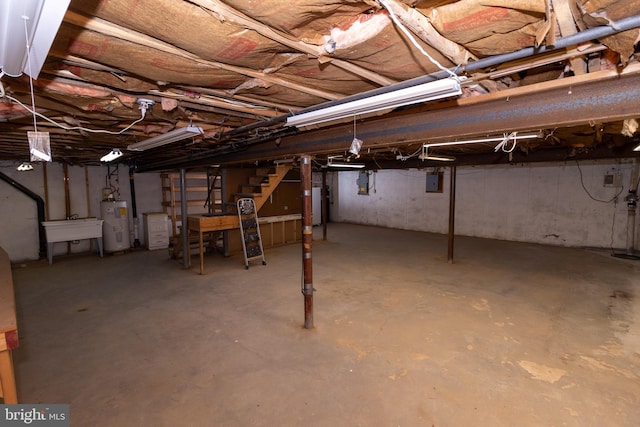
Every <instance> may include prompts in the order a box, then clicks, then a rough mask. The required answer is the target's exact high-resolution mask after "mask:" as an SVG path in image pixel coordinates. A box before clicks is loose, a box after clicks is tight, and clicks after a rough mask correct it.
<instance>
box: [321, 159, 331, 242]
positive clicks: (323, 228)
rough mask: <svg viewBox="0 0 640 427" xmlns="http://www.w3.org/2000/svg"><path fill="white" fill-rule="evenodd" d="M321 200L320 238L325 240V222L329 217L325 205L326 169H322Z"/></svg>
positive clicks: (327, 208) (327, 207)
mask: <svg viewBox="0 0 640 427" xmlns="http://www.w3.org/2000/svg"><path fill="white" fill-rule="evenodd" d="M321 197H322V201H321V203H320V207H321V208H322V240H327V222H329V221H328V219H329V215H328V214H329V206H327V171H326V170H323V171H322V192H321Z"/></svg>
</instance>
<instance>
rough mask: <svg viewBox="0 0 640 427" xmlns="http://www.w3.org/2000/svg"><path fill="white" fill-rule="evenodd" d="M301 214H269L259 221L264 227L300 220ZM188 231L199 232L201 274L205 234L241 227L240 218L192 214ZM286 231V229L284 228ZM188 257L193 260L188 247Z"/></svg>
mask: <svg viewBox="0 0 640 427" xmlns="http://www.w3.org/2000/svg"><path fill="white" fill-rule="evenodd" d="M300 218H301V216H300V214H293V215H280V216H267V217H261V218H258V223H259V224H260V226H261V227H262V226H263V224H270V225H272V224H275V223H279V222H282V223H284V222H290V221H292V222H294V223H295V222H299V221H300ZM187 228H188V230H187V232H188V233H189V236H191V235H193V234H197V236H198V250H199V253H200V274H204V235H205V234H206V233H210V232H213V231H226V230H233V229H237V228H240V220H239V219H238V215H236V214H219V215H213V216H207V215H204V214H203V215H190V216H188V217H187ZM283 232H284V230H283ZM283 240H284V238H283ZM186 250H187V257H188V259H189V260H191V253H190V248H189V247H187V248H186Z"/></svg>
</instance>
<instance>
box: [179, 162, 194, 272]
mask: <svg viewBox="0 0 640 427" xmlns="http://www.w3.org/2000/svg"><path fill="white" fill-rule="evenodd" d="M180 217H181V218H180V223H181V224H182V226H181V228H180V238H181V239H182V266H183V267H184V268H185V269H187V268H189V264H190V263H189V261H191V260H190V259H189V251H188V248H189V227H188V225H187V178H186V171H185V169H184V168H181V169H180Z"/></svg>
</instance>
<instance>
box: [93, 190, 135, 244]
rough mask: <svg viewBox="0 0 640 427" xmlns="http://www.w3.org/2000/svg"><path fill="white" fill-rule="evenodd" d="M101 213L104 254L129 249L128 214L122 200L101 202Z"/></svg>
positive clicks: (125, 203)
mask: <svg viewBox="0 0 640 427" xmlns="http://www.w3.org/2000/svg"><path fill="white" fill-rule="evenodd" d="M100 212H101V213H102V219H103V220H104V222H103V223H102V240H103V244H104V250H105V252H118V251H124V250H127V249H129V248H130V247H131V245H130V243H129V212H128V210H127V202H126V201H124V200H103V201H102V202H101V203H100Z"/></svg>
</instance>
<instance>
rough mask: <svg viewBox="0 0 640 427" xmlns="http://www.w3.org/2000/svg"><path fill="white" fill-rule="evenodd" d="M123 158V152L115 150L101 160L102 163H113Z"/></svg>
mask: <svg viewBox="0 0 640 427" xmlns="http://www.w3.org/2000/svg"><path fill="white" fill-rule="evenodd" d="M119 157H122V151H120V149H119V148H114V149H113V150H111V152H110V153H107V154H105V155H104V156H102V157H101V158H100V161H101V162H112V161H114V160H115V159H117V158H119Z"/></svg>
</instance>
